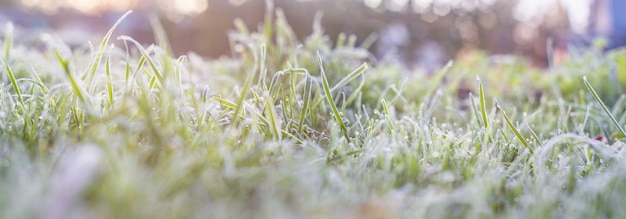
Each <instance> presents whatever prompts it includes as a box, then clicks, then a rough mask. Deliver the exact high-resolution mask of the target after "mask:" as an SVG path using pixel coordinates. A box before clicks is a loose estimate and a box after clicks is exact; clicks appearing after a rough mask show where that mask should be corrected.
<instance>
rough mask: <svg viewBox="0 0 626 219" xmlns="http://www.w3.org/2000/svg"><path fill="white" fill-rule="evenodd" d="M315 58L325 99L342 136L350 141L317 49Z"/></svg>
mask: <svg viewBox="0 0 626 219" xmlns="http://www.w3.org/2000/svg"><path fill="white" fill-rule="evenodd" d="M317 59H318V61H319V65H320V72H321V74H322V86H323V88H324V96H326V101H328V104H329V105H330V108H331V109H332V110H333V114H334V115H335V120H337V123H339V127H340V128H341V132H343V135H344V137H345V138H346V140H347V141H348V142H350V138H349V137H348V128H346V124H345V123H343V118H342V116H341V114H339V111H338V110H337V106H336V105H335V101H334V100H333V95H332V93H331V91H330V85H329V84H328V78H326V72H324V65H323V64H322V56H321V55H320V52H319V51H317Z"/></svg>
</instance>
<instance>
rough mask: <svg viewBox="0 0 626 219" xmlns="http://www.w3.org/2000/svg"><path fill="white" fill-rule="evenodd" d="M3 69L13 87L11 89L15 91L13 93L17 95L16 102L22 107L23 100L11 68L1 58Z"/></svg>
mask: <svg viewBox="0 0 626 219" xmlns="http://www.w3.org/2000/svg"><path fill="white" fill-rule="evenodd" d="M2 60H3V62H4V68H5V70H7V74H8V75H9V79H10V80H11V84H12V85H13V89H15V93H16V94H17V100H18V101H19V102H20V104H22V107H23V106H24V99H23V98H22V92H21V91H20V87H19V86H18V85H17V80H15V75H14V74H13V70H12V69H11V66H9V63H8V61H7V60H6V59H5V58H3V59H2Z"/></svg>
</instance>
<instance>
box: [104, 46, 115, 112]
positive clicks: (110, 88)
mask: <svg viewBox="0 0 626 219" xmlns="http://www.w3.org/2000/svg"><path fill="white" fill-rule="evenodd" d="M104 68H105V73H106V83H107V95H108V98H109V106H110V107H113V82H112V79H111V50H109V55H108V56H107V59H106V61H105V63H104Z"/></svg>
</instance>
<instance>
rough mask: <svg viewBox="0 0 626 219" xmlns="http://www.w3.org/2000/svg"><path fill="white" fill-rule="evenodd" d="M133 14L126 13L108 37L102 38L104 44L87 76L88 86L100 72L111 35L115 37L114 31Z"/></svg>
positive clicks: (97, 52)
mask: <svg viewBox="0 0 626 219" xmlns="http://www.w3.org/2000/svg"><path fill="white" fill-rule="evenodd" d="M132 12H133V11H132V10H130V11H127V12H126V13H124V15H122V17H120V18H119V19H117V21H116V22H115V24H113V26H112V27H111V29H109V31H108V32H107V33H106V35H104V38H102V42H100V47H99V48H98V51H96V56H95V57H94V59H93V60H92V61H91V64H90V66H91V69H90V70H89V72H88V74H87V75H86V76H87V77H88V78H87V84H91V83H92V81H93V77H94V75H95V74H96V71H98V67H99V66H100V60H102V54H103V53H104V50H105V48H106V46H107V45H109V39H111V35H113V31H114V30H115V29H116V28H117V26H119V25H120V24H121V23H122V21H123V20H124V19H126V17H128V15H130V13H132Z"/></svg>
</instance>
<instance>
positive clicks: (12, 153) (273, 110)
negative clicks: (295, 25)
mask: <svg viewBox="0 0 626 219" xmlns="http://www.w3.org/2000/svg"><path fill="white" fill-rule="evenodd" d="M268 15H273V16H267V17H266V19H265V21H264V23H263V24H260V25H259V28H258V30H249V29H247V28H246V26H245V25H243V24H242V23H241V22H240V21H235V24H236V26H237V29H236V30H233V31H232V32H231V33H230V34H229V36H230V43H231V48H232V51H233V54H232V55H231V56H228V57H222V58H219V59H215V60H208V59H205V58H202V57H199V56H197V55H193V54H189V55H187V56H181V57H175V56H173V55H172V52H171V49H170V48H169V46H168V41H169V40H184V39H169V40H168V39H167V36H165V34H163V32H162V31H160V29H159V25H158V23H155V24H153V26H154V28H155V30H156V31H155V36H156V37H155V38H156V39H157V43H156V45H142V44H140V43H138V42H136V41H134V40H133V39H132V38H130V37H127V36H118V35H116V34H115V32H114V29H115V26H114V27H113V28H112V29H111V31H110V32H109V33H108V34H107V35H106V36H103V39H102V41H101V42H94V43H93V44H91V43H87V42H85V44H84V46H83V47H77V48H69V47H68V46H66V45H65V44H64V43H62V41H61V40H59V39H56V38H54V37H52V35H45V36H43V37H42V41H41V42H40V43H39V44H35V45H32V44H28V45H24V44H22V43H20V42H19V40H16V39H19V36H14V34H13V33H12V32H11V28H5V30H6V33H5V36H4V38H2V48H3V49H2V51H1V53H2V62H1V63H0V64H1V67H2V70H1V71H0V73H1V75H0V82H1V87H0V218H52V219H55V218H103V219H104V218H626V208H624V204H626V160H625V159H624V158H626V150H625V149H626V144H625V143H624V142H623V141H624V139H625V136H626V135H625V134H624V128H623V124H626V113H624V112H625V111H626V95H624V93H625V91H626V90H625V88H626V51H625V50H617V51H612V52H608V53H603V52H602V50H601V48H600V47H592V48H588V49H584V50H576V52H575V53H574V52H572V53H571V54H570V58H569V59H568V60H567V61H565V62H563V63H553V64H552V66H551V67H550V68H547V69H537V68H533V67H531V66H530V65H529V64H528V63H527V62H526V61H525V60H524V59H523V58H519V57H514V56H488V55H486V54H484V53H482V52H480V51H473V52H472V53H471V54H469V55H467V56H464V57H463V58H459V59H458V60H454V61H451V62H450V63H448V65H446V66H445V67H444V68H442V69H441V71H439V72H435V73H433V74H426V73H423V72H419V71H417V70H415V71H412V70H408V69H405V68H404V67H402V66H401V65H400V64H398V62H397V61H396V59H395V58H394V57H393V56H392V55H390V56H388V57H386V58H383V59H379V60H376V59H375V58H372V55H371V54H370V53H369V52H368V51H367V47H368V45H369V44H370V43H368V41H367V40H366V42H365V43H361V44H359V45H356V43H355V42H356V39H355V38H354V37H352V36H349V35H341V36H339V37H338V38H337V39H330V38H329V37H328V36H326V35H324V32H323V27H322V26H321V24H320V22H319V20H316V21H315V22H313V24H312V29H313V33H312V34H311V35H310V36H309V37H307V38H306V39H304V40H302V41H299V40H298V39H297V38H296V37H295V34H294V33H293V31H292V30H291V28H290V27H289V25H288V23H287V20H285V18H284V15H283V14H282V13H281V11H280V10H276V11H275V12H272V13H268ZM130 16H132V15H130ZM120 22H123V18H122V19H120ZM207 40H210V39H207ZM112 43H116V45H118V46H116V47H113V46H111V44H112ZM120 45H121V46H120Z"/></svg>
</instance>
